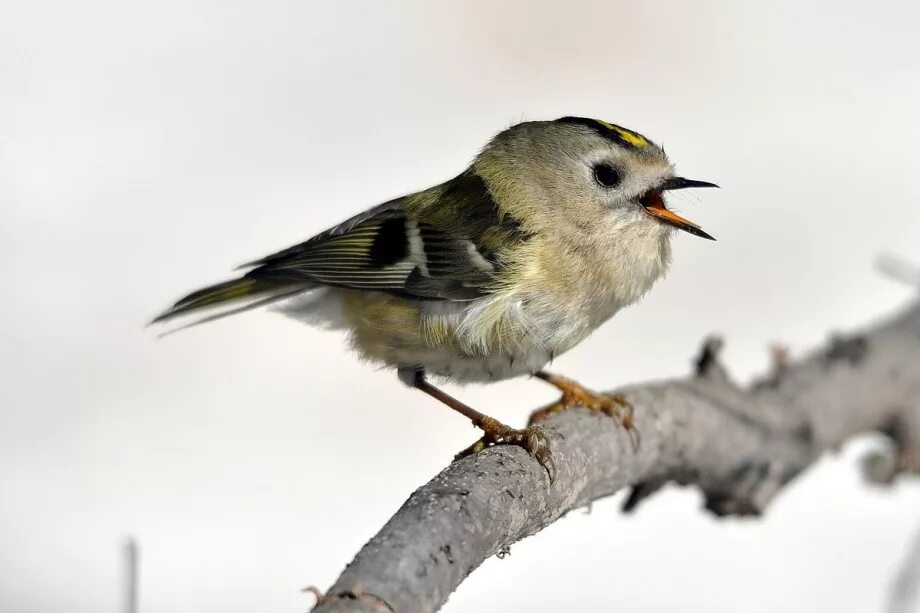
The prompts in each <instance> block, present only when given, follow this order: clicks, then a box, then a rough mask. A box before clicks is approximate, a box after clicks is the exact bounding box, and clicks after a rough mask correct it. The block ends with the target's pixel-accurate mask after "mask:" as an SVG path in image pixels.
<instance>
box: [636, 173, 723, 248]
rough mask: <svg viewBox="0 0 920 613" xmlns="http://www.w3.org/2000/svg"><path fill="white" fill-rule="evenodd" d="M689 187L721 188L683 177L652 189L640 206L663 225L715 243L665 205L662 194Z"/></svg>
mask: <svg viewBox="0 0 920 613" xmlns="http://www.w3.org/2000/svg"><path fill="white" fill-rule="evenodd" d="M689 187H719V186H718V185H716V184H715V183H709V182H707V181H694V180H693V179H684V178H683V177H672V178H670V179H668V180H666V181H665V182H664V183H662V184H661V185H659V186H658V188H657V189H652V190H649V191H647V192H645V194H644V195H643V196H642V198H640V199H639V204H641V205H642V206H643V207H645V210H646V212H647V213H648V214H649V215H651V216H652V217H654V218H656V219H658V220H659V221H661V222H663V223H666V224H669V225H672V226H674V227H675V228H678V229H680V230H683V231H684V232H689V233H690V234H693V235H696V236H699V237H702V238H707V239H709V240H711V241H714V240H716V239H715V238H713V237H712V236H710V235H709V234H707V233H706V232H703V230H702V228H700V227H699V226H698V225H696V224H695V223H693V222H692V221H689V220H687V219H684V218H683V217H681V216H680V215H678V214H677V213H674V212H673V211H671V210H669V209H668V208H667V207H666V206H665V205H664V198H663V197H662V192H665V191H668V190H672V189H687V188H689Z"/></svg>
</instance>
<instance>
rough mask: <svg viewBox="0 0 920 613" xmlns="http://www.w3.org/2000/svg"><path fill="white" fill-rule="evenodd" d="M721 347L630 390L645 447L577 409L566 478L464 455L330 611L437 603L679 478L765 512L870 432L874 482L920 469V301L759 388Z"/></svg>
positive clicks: (562, 416)
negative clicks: (574, 515)
mask: <svg viewBox="0 0 920 613" xmlns="http://www.w3.org/2000/svg"><path fill="white" fill-rule="evenodd" d="M719 347H721V342H720V341H718V340H717V339H710V340H709V341H707V343H706V345H705V348H704V352H703V355H701V356H700V358H699V359H698V361H697V370H698V372H697V374H696V376H694V377H692V378H689V379H679V380H674V381H667V382H661V383H651V384H644V385H635V386H630V387H627V388H624V389H621V390H617V391H618V392H620V393H623V394H625V395H626V397H627V398H628V399H629V401H630V402H631V403H632V404H633V406H634V407H635V422H636V426H637V428H638V429H639V432H640V433H641V435H642V444H641V446H640V448H639V449H638V450H637V451H635V452H634V451H633V450H632V447H631V445H630V441H629V437H628V436H627V434H626V433H625V432H624V431H623V429H622V428H620V427H619V426H618V425H617V422H616V421H615V420H613V419H610V418H609V417H606V416H604V415H599V414H597V412H590V411H587V410H583V409H575V410H570V411H566V412H563V413H558V414H555V415H553V416H551V417H550V418H548V419H547V420H546V421H545V422H542V425H543V427H544V429H545V431H546V433H547V435H548V437H549V439H550V444H551V446H552V452H553V456H554V458H555V463H556V469H557V476H556V480H555V481H554V482H553V483H552V484H551V483H550V482H549V480H548V478H547V474H546V472H545V471H544V470H543V469H542V468H541V467H540V465H539V464H538V463H537V462H536V461H535V460H534V459H533V458H531V457H530V456H529V455H528V454H527V452H525V451H524V450H523V449H520V448H517V447H508V446H499V447H493V448H490V449H487V450H485V451H483V452H482V453H479V454H477V455H475V456H472V457H467V458H464V459H462V460H459V461H456V462H454V463H452V464H451V465H450V466H448V467H447V468H445V469H444V470H443V471H442V472H441V473H440V474H438V475H437V476H436V477H435V478H434V479H432V480H431V481H430V482H429V483H428V484H426V485H424V486H422V487H421V488H419V489H418V490H417V491H416V492H415V493H414V494H412V496H410V497H409V500H408V501H406V503H405V504H404V505H403V506H402V508H401V509H400V510H399V511H398V512H397V513H396V515H394V516H393V518H392V519H390V521H389V522H387V524H386V525H385V526H384V527H383V529H382V530H381V531H380V532H379V533H378V534H377V535H376V536H375V537H374V538H372V539H371V540H370V542H368V543H367V545H365V546H364V548H363V549H362V550H361V551H360V552H359V553H358V555H357V556H356V557H355V559H354V561H353V562H352V563H351V564H349V565H348V567H347V568H346V569H345V571H344V572H343V573H342V575H341V576H340V577H339V579H338V580H337V581H336V583H335V585H333V586H332V588H331V589H330V590H329V592H328V596H327V597H325V598H323V599H321V601H320V602H319V604H318V606H317V608H316V609H314V611H316V612H317V613H329V612H333V611H335V612H343V611H349V612H358V611H362V612H371V611H374V612H378V613H379V612H381V611H383V612H390V611H398V612H400V613H403V612H413V613H415V612H427V611H436V610H437V609H439V608H440V607H441V605H443V604H444V602H445V601H446V600H447V598H448V596H449V595H450V593H451V592H452V591H453V590H454V589H456V588H457V586H458V585H460V583H461V582H462V581H463V580H464V578H466V576H467V575H469V574H470V573H471V572H473V570H475V569H476V567H478V566H479V565H480V564H481V563H482V562H483V561H484V560H485V559H486V558H488V557H489V556H492V555H495V554H496V553H499V552H500V551H502V550H503V549H505V548H507V547H509V546H510V545H511V544H512V543H514V542H516V541H518V540H520V539H522V538H525V537H527V536H530V535H532V534H535V533H537V532H539V531H540V530H542V529H543V528H545V527H546V526H548V525H550V524H551V523H553V522H554V521H556V520H557V519H559V518H560V517H562V516H563V515H565V514H566V513H568V512H569V511H571V510H573V509H577V508H579V507H582V506H585V505H587V504H589V503H591V502H592V501H594V500H597V499H599V498H603V497H605V496H610V495H611V494H613V493H615V492H617V491H618V490H620V489H622V488H626V487H632V492H631V495H630V496H629V497H628V499H627V501H626V503H625V505H624V506H625V508H626V510H631V509H634V508H635V507H636V506H637V505H638V504H639V503H640V502H641V501H642V500H643V499H644V498H646V497H647V496H649V495H651V494H652V493H654V492H655V491H656V490H658V489H659V488H660V487H661V486H662V485H664V484H665V483H668V482H676V483H679V484H682V485H691V484H692V485H695V486H697V487H699V488H700V489H701V490H702V492H703V494H704V496H705V501H706V503H705V506H706V508H707V509H709V510H710V511H712V512H713V513H715V514H717V515H720V516H721V515H756V514H759V513H761V512H762V511H763V510H764V508H765V507H766V506H767V505H768V504H769V502H770V501H771V500H772V498H773V497H774V496H775V495H776V493H777V492H778V491H779V490H780V488H782V487H783V486H784V485H785V484H786V483H788V482H789V481H790V480H791V479H793V478H794V477H795V476H797V475H798V474H800V473H801V472H802V471H803V470H804V469H805V468H807V467H808V466H809V465H810V464H811V463H812V462H814V461H815V459H816V458H817V457H818V456H819V455H821V453H823V452H824V451H825V450H831V449H836V448H837V447H839V446H840V445H841V443H843V442H844V441H845V440H846V439H847V438H849V437H851V436H853V435H855V434H859V433H864V432H870V431H881V432H884V433H886V434H888V435H889V436H890V438H891V440H892V443H893V447H894V448H895V449H894V451H893V455H892V456H891V458H890V461H889V462H888V463H887V464H886V463H885V462H884V461H882V459H881V458H873V459H872V460H871V461H869V462H867V465H869V466H870V468H872V470H869V471H868V472H869V475H870V476H871V477H872V478H873V479H875V480H877V481H884V480H885V479H888V480H890V479H891V478H893V477H894V475H895V473H897V472H899V471H906V470H911V471H913V470H916V469H917V467H918V462H917V461H916V459H917V458H918V457H920V454H918V452H917V450H920V402H918V399H920V393H918V392H920V305H914V306H912V307H911V308H910V309H908V310H906V311H905V312H903V313H901V314H900V315H898V316H897V317H895V318H893V319H891V320H890V321H888V322H885V323H882V324H880V325H878V326H876V327H874V328H872V329H870V330H867V331H866V332H865V333H863V334H858V335H851V336H834V337H832V340H831V342H830V344H829V345H828V346H827V347H825V348H823V349H820V350H818V351H815V352H814V353H812V354H811V355H810V356H808V357H806V358H804V359H802V360H800V361H797V362H791V361H788V360H787V359H786V357H785V355H784V352H782V351H778V352H776V355H777V360H779V359H780V355H782V360H783V363H782V364H779V363H777V364H776V365H775V367H774V370H773V373H771V375H770V376H769V377H767V378H765V379H764V380H762V381H759V382H757V383H754V384H753V385H751V386H750V387H747V388H741V387H739V386H737V385H736V384H735V383H733V382H732V381H731V380H730V379H729V378H728V376H727V375H726V374H725V369H724V368H722V367H721V365H720V364H719V362H718V357H717V354H718V351H719ZM880 466H881V467H882V468H881V469H880V468H879V467H880ZM873 467H874V468H873ZM873 470H874V471H875V472H874V473H873ZM880 471H881V474H879V472H880Z"/></svg>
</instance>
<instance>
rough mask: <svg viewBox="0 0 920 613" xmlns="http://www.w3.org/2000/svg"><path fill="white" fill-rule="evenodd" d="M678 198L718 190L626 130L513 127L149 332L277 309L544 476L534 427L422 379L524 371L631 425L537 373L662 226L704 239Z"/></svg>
mask: <svg viewBox="0 0 920 613" xmlns="http://www.w3.org/2000/svg"><path fill="white" fill-rule="evenodd" d="M689 187H717V186H716V185H714V184H712V183H707V182H704V181H693V180H689V179H684V178H681V177H677V176H675V174H674V169H673V166H672V165H671V164H670V162H669V161H668V158H667V157H666V156H665V153H664V151H663V150H662V149H661V148H660V147H659V146H657V145H655V144H654V143H653V142H651V141H650V140H648V139H647V138H645V137H644V136H642V135H640V134H638V133H636V132H633V131H631V130H627V129H626V128H622V127H620V126H617V125H614V124H611V123H607V122H605V121H600V120H596V119H587V118H582V117H563V118H561V119H557V120H555V121H530V122H524V123H519V124H517V125H514V126H512V127H510V128H508V129H507V130H505V131H503V132H501V133H499V134H498V135H497V136H495V137H494V138H493V139H492V140H491V141H490V142H489V143H488V144H487V145H486V146H485V148H484V149H483V150H482V151H481V152H480V153H479V154H478V155H477V156H476V158H475V160H474V161H473V163H472V164H471V165H470V166H469V167H468V168H467V169H466V170H464V171H463V172H462V173H460V174H459V175H457V176H456V177H454V178H453V179H450V180H449V181H446V182H444V183H441V184H439V185H435V186H434V187H431V188H429V189H425V190H422V191H420V192H417V193H414V194H410V195H408V196H403V197H401V198H397V199H395V200H390V201H389V202H385V203H383V204H381V205H378V206H375V207H373V208H371V209H368V210H367V211H365V212H363V213H360V214H358V215H356V216H355V217H352V218H351V219H349V220H347V221H345V222H343V223H341V224H339V225H337V226H335V227H334V228H331V229H329V230H327V231H325V232H323V233H321V234H318V235H316V236H314V237H313V238H311V239H309V240H307V241H305V242H303V243H300V244H299V245H295V246H293V247H290V248H288V249H285V250H283V251H279V252H278V253H275V254H273V255H269V256H267V257H265V258H262V259H260V260H257V261H255V262H252V263H250V264H247V265H245V266H244V268H248V269H249V270H248V271H247V272H246V273H245V274H243V275H242V276H240V277H239V278H237V279H233V280H230V281H226V282H224V283H218V284H217V285H212V286H210V287H206V288H204V289H201V290H198V291H196V292H193V293H191V294H189V295H188V296H186V297H184V298H182V299H181V300H179V301H178V302H177V303H176V304H175V305H174V306H173V307H172V308H170V309H169V310H167V311H166V312H165V313H163V314H162V315H160V316H159V317H157V318H156V319H155V320H154V321H155V322H162V321H166V320H169V319H172V318H174V317H178V316H182V315H187V314H190V313H193V312H198V311H203V310H215V309H221V308H222V309H223V310H215V311H214V312H213V313H211V314H209V315H208V316H206V317H204V318H203V319H201V320H199V321H197V322H193V323H202V322H204V321H210V320H213V319H217V318H220V317H225V316H227V315H230V314H233V313H238V312H240V311H244V310H248V309H251V308H255V307H258V306H262V305H266V304H269V303H274V302H279V303H281V305H280V310H282V311H283V312H285V313H287V314H289V315H291V316H294V317H297V318H300V319H303V320H305V321H308V322H311V323H314V324H318V325H323V326H326V327H333V328H340V329H343V330H347V331H348V332H349V334H350V338H351V344H352V345H353V347H354V348H355V349H356V350H357V352H358V353H359V354H360V355H361V356H363V357H364V358H366V359H369V360H371V361H373V362H376V363H379V364H383V365H386V366H389V367H392V368H395V369H396V371H397V373H398V375H399V378H400V379H401V380H402V381H403V383H405V384H407V385H409V386H411V387H414V388H417V389H419V390H421V391H424V392H426V393H427V394H429V395H431V396H433V397H435V398H437V399H438V400H441V401H442V402H443V403H445V404H446V405H448V406H449V407H451V408H453V409H455V410H457V411H459V412H460V413H462V414H463V415H465V416H466V417H467V418H469V419H470V420H472V422H473V424H474V425H476V426H477V427H479V428H481V429H482V430H483V437H482V439H480V441H479V442H478V443H477V444H476V445H474V446H473V447H472V448H471V449H474V450H475V449H480V448H482V447H484V446H487V445H491V444H516V445H521V446H523V447H524V448H526V449H527V450H529V451H530V452H531V453H533V454H534V455H535V456H536V458H537V459H538V460H539V461H540V462H541V463H542V464H543V465H544V466H545V467H546V468H547V470H548V471H549V472H550V476H552V471H553V465H552V458H551V455H550V452H549V448H548V445H547V442H546V438H545V436H544V435H543V433H542V432H541V430H540V429H539V426H536V425H533V424H531V425H530V426H528V427H527V428H525V429H522V430H516V429H513V428H510V427H508V426H506V425H504V424H502V423H501V422H499V421H497V420H495V419H493V418H491V417H488V416H487V415H485V414H483V413H480V412H479V411H476V410H474V409H473V408H472V407H469V406H467V405H466V404H464V403H462V402H460V401H459V400H457V399H455V398H453V397H451V396H449V395H447V394H446V393H444V392H443V391H441V390H440V389H438V388H437V387H435V386H433V385H432V384H431V383H430V382H429V381H428V379H427V377H426V375H429V374H430V375H435V376H438V377H444V378H449V379H452V380H455V381H458V382H475V381H479V382H488V381H498V380H501V379H507V378H510V377H516V376H520V375H535V376H537V377H539V378H541V379H543V380H545V381H548V382H549V383H551V384H553V385H555V386H556V387H558V388H559V389H560V390H562V400H561V402H560V403H559V406H561V407H563V408H564V407H567V406H571V405H576V404H578V405H582V406H587V407H589V408H595V409H600V410H603V411H605V412H607V413H608V414H611V415H614V416H616V417H618V418H620V419H621V422H622V423H623V425H624V426H626V427H627V428H629V427H631V419H630V414H629V412H628V403H627V402H625V399H623V398H618V397H609V396H601V395H599V394H596V393H594V392H591V391H590V390H587V389H586V388H583V387H581V386H580V385H578V384H577V383H575V382H573V381H570V380H568V379H563V378H562V377H557V376H555V375H551V374H549V373H546V372H545V371H543V368H544V367H545V366H546V365H547V364H548V363H549V362H550V361H551V360H552V359H553V357H554V356H557V355H559V354H561V353H563V352H565V351H568V350H569V349H571V348H572V347H574V346H575V345H577V344H578V343H579V342H581V341H582V340H584V339H585V338H586V337H587V336H588V335H589V334H590V333H591V332H592V331H593V330H594V329H595V328H597V327H598V326H599V325H600V324H602V323H603V322H604V321H606V320H607V319H609V318H610V317H611V316H613V315H614V314H615V313H616V312H617V311H619V310H620V309H621V308H623V307H625V306H627V305H629V304H631V303H633V302H635V301H636V300H638V299H639V298H640V297H641V296H642V295H643V294H645V292H647V291H648V290H649V288H650V287H651V286H652V284H653V283H654V282H655V281H656V280H657V279H658V278H659V277H661V276H662V275H663V274H664V273H665V271H666V270H667V268H668V263H669V261H670V258H671V250H670V237H671V234H672V230H674V229H678V230H684V231H686V232H689V233H690V234H694V235H696V236H701V237H703V238H708V239H711V238H712V237H711V236H709V235H708V234H706V233H705V232H703V231H702V230H701V229H700V228H699V226H697V225H696V224H694V223H692V222H690V221H687V220H686V219H684V218H682V217H680V216H678V215H677V214H676V213H674V212H673V211H671V210H669V209H668V208H667V207H666V205H665V201H664V197H663V196H664V193H665V192H667V191H669V190H676V189H684V188H689ZM282 301H283V302H282ZM189 325H193V324H189Z"/></svg>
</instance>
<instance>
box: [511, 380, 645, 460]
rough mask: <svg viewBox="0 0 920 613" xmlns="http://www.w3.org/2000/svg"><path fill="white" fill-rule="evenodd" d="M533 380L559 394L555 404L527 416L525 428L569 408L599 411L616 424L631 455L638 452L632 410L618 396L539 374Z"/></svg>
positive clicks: (637, 438)
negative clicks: (631, 451) (628, 445)
mask: <svg viewBox="0 0 920 613" xmlns="http://www.w3.org/2000/svg"><path fill="white" fill-rule="evenodd" d="M536 377H538V378H540V379H542V380H543V381H546V382H547V383H549V384H550V385H552V386H554V387H555V388H557V389H558V390H559V391H561V392H562V396H561V397H560V398H559V400H557V401H556V402H554V403H552V404H550V405H547V406H545V407H543V408H542V409H537V410H536V411H534V412H533V413H531V414H530V419H529V420H528V424H529V425H530V426H533V425H534V424H537V423H539V422H541V421H543V420H545V419H546V418H547V417H549V416H550V415H552V414H554V413H559V412H561V411H566V410H568V409H570V408H572V407H584V408H586V409H590V410H592V411H600V412H601V413H603V414H604V415H607V416H609V417H612V418H614V419H616V420H617V422H619V424H620V425H621V426H623V429H624V430H626V432H627V434H629V440H630V442H631V443H632V448H633V451H638V449H639V442H640V440H639V431H638V430H637V429H636V424H635V421H634V420H633V406H632V404H630V402H629V401H628V400H627V399H626V397H625V396H623V395H622V394H601V393H598V392H595V391H593V390H590V389H588V388H586V387H584V386H583V385H581V384H580V383H578V382H577V381H573V380H571V379H566V378H565V377H560V376H559V375H553V374H550V373H546V372H543V371H540V372H538V373H537V374H536Z"/></svg>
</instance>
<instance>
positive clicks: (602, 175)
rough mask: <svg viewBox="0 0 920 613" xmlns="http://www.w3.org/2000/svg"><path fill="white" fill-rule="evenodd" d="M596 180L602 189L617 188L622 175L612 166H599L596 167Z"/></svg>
mask: <svg viewBox="0 0 920 613" xmlns="http://www.w3.org/2000/svg"><path fill="white" fill-rule="evenodd" d="M594 180H595V181H597V183H598V185H600V186H601V187H615V186H616V185H617V183H619V182H620V173H619V172H618V171H617V169H616V168H614V167H613V166H611V165H610V164H598V165H597V166H595V167H594Z"/></svg>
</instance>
